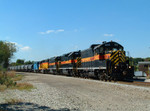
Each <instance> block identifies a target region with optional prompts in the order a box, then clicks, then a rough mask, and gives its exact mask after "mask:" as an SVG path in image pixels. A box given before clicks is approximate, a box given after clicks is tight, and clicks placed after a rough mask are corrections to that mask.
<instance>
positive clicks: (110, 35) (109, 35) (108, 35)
mask: <svg viewBox="0 0 150 111" xmlns="http://www.w3.org/2000/svg"><path fill="white" fill-rule="evenodd" d="M104 36H107V37H112V36H114V34H104Z"/></svg>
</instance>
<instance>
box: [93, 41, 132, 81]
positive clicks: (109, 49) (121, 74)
mask: <svg viewBox="0 0 150 111" xmlns="http://www.w3.org/2000/svg"><path fill="white" fill-rule="evenodd" d="M94 53H95V55H97V54H98V55H99V60H100V61H102V60H103V61H105V64H106V70H105V73H106V74H105V75H107V78H109V79H114V80H116V79H117V80H122V78H124V79H128V78H129V79H130V78H133V75H134V68H133V67H132V66H130V65H129V62H128V61H127V60H126V56H125V51H124V48H123V47H122V46H121V45H120V44H118V43H116V42H112V41H111V42H107V43H106V42H103V44H102V45H99V46H97V47H95V50H94ZM110 77H112V78H110Z"/></svg>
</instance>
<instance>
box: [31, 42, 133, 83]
mask: <svg viewBox="0 0 150 111" xmlns="http://www.w3.org/2000/svg"><path fill="white" fill-rule="evenodd" d="M35 66H36V68H37V67H39V68H38V69H36V72H42V73H51V74H61V75H68V76H78V77H86V78H87V77H96V78H98V79H100V80H125V79H132V78H133V76H134V68H133V66H130V65H129V60H128V59H127V57H126V55H125V51H124V49H123V47H122V46H121V45H120V44H118V43H117V42H113V41H111V42H103V43H102V44H93V45H91V46H90V48H88V49H86V50H82V51H81V50H79V51H76V52H70V53H67V54H64V55H62V56H57V57H52V58H50V59H46V60H43V61H40V62H36V63H34V64H33V71H35V68H34V67H35Z"/></svg>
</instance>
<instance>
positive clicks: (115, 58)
mask: <svg viewBox="0 0 150 111" xmlns="http://www.w3.org/2000/svg"><path fill="white" fill-rule="evenodd" d="M110 60H111V62H112V64H113V65H115V66H116V65H118V64H119V63H120V62H125V61H126V59H125V54H124V52H123V51H115V52H113V53H112V54H111V56H110Z"/></svg>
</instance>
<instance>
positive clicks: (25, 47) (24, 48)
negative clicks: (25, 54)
mask: <svg viewBox="0 0 150 111" xmlns="http://www.w3.org/2000/svg"><path fill="white" fill-rule="evenodd" d="M11 43H13V44H15V45H16V47H17V48H18V50H21V51H29V50H31V48H30V47H29V46H23V45H21V44H18V43H17V42H11Z"/></svg>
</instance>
